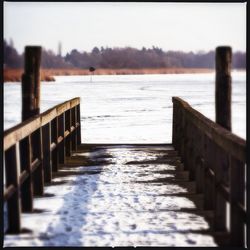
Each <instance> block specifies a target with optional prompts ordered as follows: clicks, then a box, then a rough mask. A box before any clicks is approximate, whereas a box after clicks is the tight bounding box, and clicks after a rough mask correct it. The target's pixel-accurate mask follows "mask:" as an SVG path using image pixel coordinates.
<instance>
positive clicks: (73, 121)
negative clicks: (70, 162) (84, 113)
mask: <svg viewBox="0 0 250 250" xmlns="http://www.w3.org/2000/svg"><path fill="white" fill-rule="evenodd" d="M70 111H71V126H74V127H75V130H74V131H73V132H72V133H71V149H72V151H76V145H77V138H76V135H77V134H76V107H73V108H71V109H70Z"/></svg>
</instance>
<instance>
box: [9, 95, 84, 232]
mask: <svg viewBox="0 0 250 250" xmlns="http://www.w3.org/2000/svg"><path fill="white" fill-rule="evenodd" d="M79 105H80V98H73V99H71V100H69V101H66V102H64V103H62V104H59V105H56V106H55V107H53V108H51V109H49V110H47V111H46V112H44V113H42V114H39V115H36V116H34V117H32V118H29V119H27V120H25V121H24V122H22V123H20V124H18V125H16V126H14V127H12V128H10V129H8V130H6V131H5V132H4V157H5V166H4V168H5V172H6V180H7V182H6V183H5V188H4V199H5V201H6V202H7V204H8V211H9V213H8V214H9V217H8V227H9V230H8V232H9V233H20V232H21V220H20V217H21V215H20V213H21V210H22V211H23V212H32V211H33V196H42V195H43V194H44V183H46V182H51V180H52V172H53V171H57V170H58V163H60V164H62V163H64V157H65V150H66V149H65V145H66V143H65V141H66V138H68V139H67V140H68V141H67V156H70V155H71V153H72V146H71V145H74V149H76V148H77V145H79V144H80V143H79V141H77V138H78V137H79V138H80V135H78V133H80V132H81V128H80V116H79V115H78V116H74V117H75V119H74V120H73V119H72V117H73V115H72V113H74V114H75V113H76V112H77V110H80V107H78V106H79ZM66 112H67V114H68V115H67V116H65V113H66ZM70 128H72V129H71V130H70Z"/></svg>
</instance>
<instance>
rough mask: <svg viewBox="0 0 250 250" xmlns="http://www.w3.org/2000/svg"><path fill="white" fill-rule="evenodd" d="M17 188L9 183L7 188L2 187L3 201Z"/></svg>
mask: <svg viewBox="0 0 250 250" xmlns="http://www.w3.org/2000/svg"><path fill="white" fill-rule="evenodd" d="M16 190H17V188H16V187H15V186H14V185H13V184H11V185H9V186H8V187H7V188H5V189H4V201H7V200H8V199H9V198H10V197H11V196H12V195H13V194H14V193H15V192H16Z"/></svg>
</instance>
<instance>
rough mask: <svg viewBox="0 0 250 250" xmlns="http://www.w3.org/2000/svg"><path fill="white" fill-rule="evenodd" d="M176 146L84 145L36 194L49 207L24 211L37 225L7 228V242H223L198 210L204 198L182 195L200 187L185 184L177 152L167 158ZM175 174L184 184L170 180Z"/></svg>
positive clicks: (26, 219) (40, 205) (37, 206)
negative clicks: (216, 238)
mask: <svg viewBox="0 0 250 250" xmlns="http://www.w3.org/2000/svg"><path fill="white" fill-rule="evenodd" d="M171 152H173V150H171V148H166V147H155V148H153V147H152V148H149V147H147V148H145V147H142V146H141V147H132V146H124V147H115V146H113V147H95V148H92V149H90V150H86V151H85V152H84V153H78V154H77V156H76V160H75V162H78V164H76V163H75V164H73V163H72V162H69V164H68V165H67V164H66V166H65V167H63V168H61V169H60V171H59V173H58V174H57V175H56V177H55V178H53V181H52V184H50V185H48V186H46V187H45V194H46V195H45V196H44V197H41V198H35V200H34V207H35V209H40V210H42V211H41V212H38V211H35V212H34V213H30V214H29V213H23V214H22V227H23V228H27V229H30V230H31V232H29V233H22V234H20V235H5V237H4V246H216V243H215V241H214V239H213V237H212V236H210V235H209V233H207V232H206V230H208V229H209V225H208V222H207V221H206V220H205V219H204V217H203V216H202V215H199V214H197V213H196V212H195V209H196V208H197V206H202V205H199V203H197V204H195V203H194V202H193V201H192V200H191V199H189V198H187V197H184V196H182V195H178V193H179V194H180V193H186V192H189V193H192V192H193V191H194V187H193V186H192V185H191V186H185V185H182V184H181V183H182V182H181V179H183V178H184V179H185V178H186V177H185V173H184V172H183V171H181V172H178V171H179V170H181V164H180V162H179V161H178V160H176V159H177V158H176V156H175V155H174V154H173V155H172V156H170V160H164V162H165V163H163V161H159V159H165V158H164V156H166V155H168V154H170V153H171ZM171 157H172V158H171ZM81 159H84V160H81ZM86 159H87V163H88V165H86ZM171 159H172V160H171ZM83 161H85V164H84V165H83V164H82V163H81V164H79V162H83ZM154 161H155V163H154ZM73 162H74V161H73ZM159 162H160V163H159ZM178 173H179V175H178ZM173 177H175V178H177V179H178V178H179V179H180V182H178V183H179V184H176V183H171V182H168V181H166V180H168V179H169V180H171V179H172V178H173ZM173 194H175V195H173ZM198 210H199V208H198ZM192 211H193V212H192ZM202 231H204V232H205V233H204V232H203V233H202Z"/></svg>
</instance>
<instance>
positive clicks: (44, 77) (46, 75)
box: [4, 68, 245, 82]
mask: <svg viewBox="0 0 250 250" xmlns="http://www.w3.org/2000/svg"><path fill="white" fill-rule="evenodd" d="M232 70H237V71H245V69H232ZM212 72H214V69H210V68H143V69H96V70H95V72H94V75H143V74H198V73H212ZM22 73H23V69H4V82H20V81H21V76H22ZM91 74H92V73H91V72H90V71H89V70H88V69H41V71H40V75H41V81H48V82H49V81H55V78H54V76H71V75H91Z"/></svg>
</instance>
